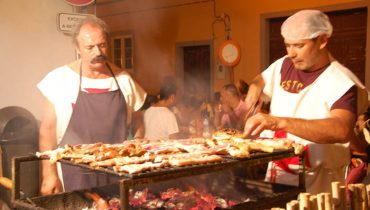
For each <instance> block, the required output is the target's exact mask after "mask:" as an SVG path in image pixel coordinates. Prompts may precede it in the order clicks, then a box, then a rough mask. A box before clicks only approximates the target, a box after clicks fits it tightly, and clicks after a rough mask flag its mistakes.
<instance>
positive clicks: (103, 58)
mask: <svg viewBox="0 0 370 210" xmlns="http://www.w3.org/2000/svg"><path fill="white" fill-rule="evenodd" d="M107 60H108V57H107V56H106V55H98V56H96V57H94V58H93V59H92V60H91V63H93V64H94V63H101V62H105V61H107Z"/></svg>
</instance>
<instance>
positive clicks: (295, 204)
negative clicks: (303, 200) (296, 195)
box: [286, 200, 299, 210]
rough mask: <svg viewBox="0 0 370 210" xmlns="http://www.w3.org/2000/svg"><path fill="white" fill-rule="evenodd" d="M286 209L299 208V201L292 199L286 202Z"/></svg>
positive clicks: (296, 209) (293, 209)
mask: <svg viewBox="0 0 370 210" xmlns="http://www.w3.org/2000/svg"><path fill="white" fill-rule="evenodd" d="M286 210H299V202H298V201H297V200H292V201H290V202H288V203H287V204H286Z"/></svg>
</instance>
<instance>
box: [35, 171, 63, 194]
mask: <svg viewBox="0 0 370 210" xmlns="http://www.w3.org/2000/svg"><path fill="white" fill-rule="evenodd" d="M60 192H63V186H62V183H61V181H60V180H59V178H58V175H54V174H50V175H48V176H44V177H43V178H42V182H41V188H40V193H41V195H49V194H54V193H60Z"/></svg>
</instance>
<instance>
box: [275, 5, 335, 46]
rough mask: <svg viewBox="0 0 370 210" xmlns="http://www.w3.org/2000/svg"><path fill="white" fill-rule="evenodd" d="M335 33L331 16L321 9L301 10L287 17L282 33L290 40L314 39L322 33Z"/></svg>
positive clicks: (328, 34)
mask: <svg viewBox="0 0 370 210" xmlns="http://www.w3.org/2000/svg"><path fill="white" fill-rule="evenodd" d="M332 33H333V26H332V25H331V23H330V20H329V17H328V16H327V15H326V14H324V13H323V12H321V11H319V10H301V11H299V12H297V13H295V14H294V15H292V16H290V17H289V18H288V19H286V20H285V21H284V23H283V25H282V26H281V35H282V36H283V37H284V39H288V40H301V39H313V38H316V37H318V36H320V35H321V34H326V35H327V36H328V37H330V36H331V34H332Z"/></svg>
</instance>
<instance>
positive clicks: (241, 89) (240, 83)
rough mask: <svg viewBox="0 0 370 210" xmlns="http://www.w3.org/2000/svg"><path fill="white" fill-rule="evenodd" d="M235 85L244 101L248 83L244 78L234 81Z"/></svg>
mask: <svg viewBox="0 0 370 210" xmlns="http://www.w3.org/2000/svg"><path fill="white" fill-rule="evenodd" d="M235 86H236V88H237V89H238V91H239V94H240V97H241V99H242V100H243V101H244V100H245V97H247V94H248V89H249V85H248V84H247V83H246V82H245V81H244V80H242V79H240V80H238V81H237V82H236V83H235Z"/></svg>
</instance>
